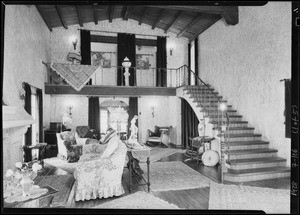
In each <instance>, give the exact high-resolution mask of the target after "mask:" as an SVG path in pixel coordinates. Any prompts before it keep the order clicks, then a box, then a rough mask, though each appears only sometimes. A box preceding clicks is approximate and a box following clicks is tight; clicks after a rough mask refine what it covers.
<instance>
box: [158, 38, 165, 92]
mask: <svg viewBox="0 0 300 215" xmlns="http://www.w3.org/2000/svg"><path fill="white" fill-rule="evenodd" d="M166 44H167V40H166V37H157V44H156V45H157V52H156V67H157V68H163V69H157V70H156V86H157V87H166V86H167V70H166V68H167V49H166Z"/></svg>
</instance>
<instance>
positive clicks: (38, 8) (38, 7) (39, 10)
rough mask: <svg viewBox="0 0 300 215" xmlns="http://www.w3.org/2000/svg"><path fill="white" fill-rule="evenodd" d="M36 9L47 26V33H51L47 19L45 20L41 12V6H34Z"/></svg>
mask: <svg viewBox="0 0 300 215" xmlns="http://www.w3.org/2000/svg"><path fill="white" fill-rule="evenodd" d="M35 7H36V9H37V10H38V12H39V13H40V15H41V17H42V19H43V20H44V22H45V24H46V25H47V27H48V29H49V31H52V27H51V26H50V24H49V23H48V21H47V19H46V18H45V15H44V14H43V12H42V10H41V6H39V5H35Z"/></svg>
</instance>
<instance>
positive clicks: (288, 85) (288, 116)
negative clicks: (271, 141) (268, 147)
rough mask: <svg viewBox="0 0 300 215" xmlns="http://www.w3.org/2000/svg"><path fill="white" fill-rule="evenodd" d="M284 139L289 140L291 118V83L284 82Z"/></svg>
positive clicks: (289, 81)
mask: <svg viewBox="0 0 300 215" xmlns="http://www.w3.org/2000/svg"><path fill="white" fill-rule="evenodd" d="M284 85H285V137H286V138H291V126H292V122H291V116H292V103H291V102H292V101H291V99H292V82H291V80H285V84H284Z"/></svg>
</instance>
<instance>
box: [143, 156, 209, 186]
mask: <svg viewBox="0 0 300 215" xmlns="http://www.w3.org/2000/svg"><path fill="white" fill-rule="evenodd" d="M140 166H141V168H142V169H143V171H144V175H143V176H144V178H145V179H147V166H146V164H144V163H143V164H141V165H140ZM211 182H212V181H211V180H210V179H208V178H206V177H205V176H203V175H202V174H201V173H199V172H197V171H196V170H194V169H192V168H191V167H189V166H188V165H186V164H184V163H183V162H180V161H172V162H154V163H150V190H151V191H168V190H185V189H194V188H200V187H208V186H210V183H211Z"/></svg>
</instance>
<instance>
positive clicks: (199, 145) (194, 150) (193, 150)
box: [186, 136, 215, 165]
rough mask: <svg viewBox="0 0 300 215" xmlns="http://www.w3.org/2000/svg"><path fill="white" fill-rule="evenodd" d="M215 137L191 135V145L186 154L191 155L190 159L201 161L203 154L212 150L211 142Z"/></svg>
mask: <svg viewBox="0 0 300 215" xmlns="http://www.w3.org/2000/svg"><path fill="white" fill-rule="evenodd" d="M213 139H215V138H214V137H209V136H198V137H189V140H191V144H190V145H189V147H188V149H187V151H186V154H187V155H189V156H190V159H196V160H197V164H198V165H199V164H200V162H201V156H202V154H203V153H204V152H205V151H207V150H210V148H211V147H210V143H211V141H212V140H213Z"/></svg>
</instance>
